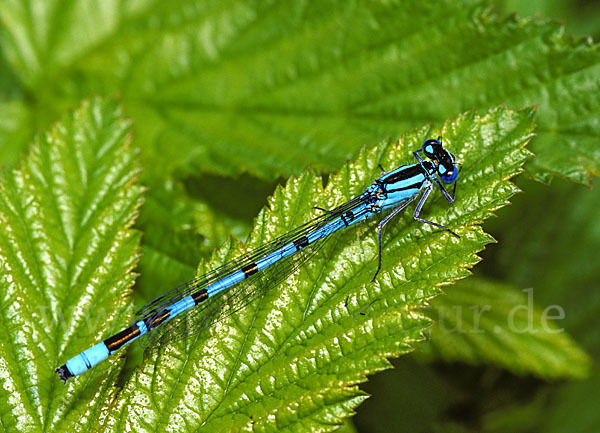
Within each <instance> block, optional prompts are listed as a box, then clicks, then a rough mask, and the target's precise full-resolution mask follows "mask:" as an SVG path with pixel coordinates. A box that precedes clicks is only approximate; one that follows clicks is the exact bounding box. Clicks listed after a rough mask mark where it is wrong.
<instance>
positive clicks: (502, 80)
mask: <svg viewBox="0 0 600 433" xmlns="http://www.w3.org/2000/svg"><path fill="white" fill-rule="evenodd" d="M0 19H1V20H2V24H3V26H4V28H5V32H4V35H3V36H4V37H3V38H2V39H1V40H0V45H1V47H2V49H3V51H4V54H5V56H6V58H7V59H8V62H9V65H10V66H11V68H12V71H13V73H14V75H16V76H18V77H19V82H20V83H21V86H22V88H23V89H22V90H23V91H22V94H23V95H27V97H29V98H30V99H29V100H30V101H31V102H28V104H29V107H30V109H31V110H32V112H33V114H31V115H30V117H31V118H33V119H35V121H36V122H38V127H39V126H40V125H41V126H44V125H43V122H48V121H49V120H50V119H53V118H54V117H55V116H56V113H60V112H62V110H63V109H64V107H65V106H69V105H72V104H74V103H75V102H76V101H78V100H79V99H80V98H81V97H83V96H88V95H90V94H96V93H100V94H110V95H112V94H115V93H118V94H120V95H122V98H123V102H124V105H125V107H126V109H127V113H128V115H129V116H131V117H132V118H134V119H135V120H136V123H135V131H136V136H137V137H138V138H139V140H140V142H141V143H143V145H144V146H145V148H146V151H145V152H144V159H145V166H146V168H147V169H149V170H150V173H151V174H152V175H156V176H160V177H163V176H172V175H173V176H177V177H181V176H183V175H186V174H190V173H194V174H195V173H197V172H199V171H210V172H213V173H220V174H239V173H241V172H245V171H248V172H251V173H253V174H255V175H257V176H260V177H263V178H266V179H273V178H275V177H277V176H278V175H279V174H282V173H283V174H286V175H287V174H290V173H293V174H295V173H299V172H300V171H301V170H302V169H304V168H305V167H306V166H307V165H308V164H311V165H312V166H313V167H317V168H320V169H325V170H331V169H333V168H334V167H337V166H339V165H340V164H341V163H343V162H344V161H345V160H346V159H347V158H350V157H352V156H354V155H356V149H357V147H358V145H360V144H363V143H369V142H376V141H379V140H380V139H381V138H382V137H385V136H388V135H392V136H398V135H400V134H401V133H402V132H403V131H404V130H406V129H407V128H413V127H414V125H415V124H422V123H426V122H429V121H438V122H442V121H443V120H444V119H447V118H448V117H449V116H455V115H456V114H457V113H460V112H462V111H464V110H468V109H470V108H472V107H478V108H480V109H484V110H485V109H488V108H490V107H494V106H496V105H498V104H501V103H505V104H509V105H511V106H518V107H522V106H526V105H533V104H539V117H538V123H539V128H538V137H537V138H536V139H535V141H534V143H533V150H534V152H535V153H536V154H537V156H538V157H537V158H536V159H535V160H533V161H532V163H531V164H529V165H528V170H529V171H530V173H531V175H533V176H535V177H537V178H539V179H544V180H547V179H549V176H550V175H558V176H561V177H565V178H569V179H572V180H574V181H577V182H580V183H589V181H590V173H596V174H597V173H599V172H600V163H599V161H600V150H598V146H597V145H596V143H597V142H598V139H599V138H600V129H599V126H598V122H597V121H596V119H597V112H598V111H599V109H600V93H599V92H597V90H598V87H599V84H600V74H599V69H600V50H598V45H595V44H592V43H590V42H589V41H587V40H585V39H572V38H569V37H567V36H565V35H564V30H563V27H562V26H561V25H559V24H557V23H555V22H549V21H545V20H542V19H539V18H533V19H519V18H517V17H516V16H508V17H504V16H497V15H495V14H493V13H491V11H490V9H489V6H488V1H487V0H464V1H461V2H457V1H455V0H445V1H437V2H433V3H432V2H422V1H418V0H412V1H400V0H396V1H389V2H342V3H340V2H338V1H333V0H328V1H320V2H283V3H277V2H273V1H260V2H257V1H253V0H232V1H228V2H225V3H224V2H222V1H218V0H212V1H203V2H200V3H198V2H196V1H192V0H188V1H180V2H169V3H164V2H156V1H153V0H140V1H138V2H135V3H134V4H132V3H131V2H126V3H121V2H105V1H98V0H96V1H92V2H90V1H89V0H67V1H55V0H54V1H49V0H37V1H31V2H27V3H22V2H3V3H2V4H1V5H0ZM23 97H25V96H23ZM32 128H35V125H33V126H32ZM32 130H33V129H32Z"/></svg>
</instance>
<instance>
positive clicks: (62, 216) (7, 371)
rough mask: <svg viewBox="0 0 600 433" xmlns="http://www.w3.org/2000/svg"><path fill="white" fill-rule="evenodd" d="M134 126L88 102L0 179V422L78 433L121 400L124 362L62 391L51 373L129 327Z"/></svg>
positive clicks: (137, 190)
mask: <svg viewBox="0 0 600 433" xmlns="http://www.w3.org/2000/svg"><path fill="white" fill-rule="evenodd" d="M129 129H130V124H129V122H126V121H124V120H123V119H122V117H121V110H120V109H119V108H118V107H117V106H116V105H115V104H114V103H113V102H103V101H102V100H100V99H94V100H92V101H88V102H85V103H84V104H83V105H82V106H81V108H79V109H78V110H77V111H76V112H74V113H73V114H70V115H68V116H66V117H65V118H64V119H62V120H61V121H60V122H59V123H57V124H56V125H55V126H54V127H53V128H52V129H51V130H50V131H49V132H47V133H45V134H43V135H41V136H40V137H39V138H38V139H37V140H36V142H35V143H34V144H33V146H32V147H31V150H30V152H29V154H28V156H27V158H25V160H24V161H23V162H22V163H21V164H20V165H19V167H18V168H17V169H15V170H13V171H5V172H4V173H3V175H2V179H1V181H0V225H1V227H2V228H1V229H0V295H1V296H0V323H2V325H1V326H2V331H1V332H0V377H1V379H0V381H1V386H2V389H3V390H4V392H2V393H0V420H1V421H0V424H1V425H2V428H3V430H4V431H6V432H14V431H55V430H61V431H67V430H69V429H70V430H71V431H80V430H83V429H85V428H86V426H88V425H89V423H90V421H91V420H95V419H97V418H98V417H99V416H102V414H101V412H100V411H99V410H100V408H101V407H102V405H104V404H106V401H109V400H110V399H112V398H113V397H114V395H115V394H116V389H115V388H114V387H113V383H114V380H115V376H116V374H118V372H119V369H120V365H121V364H122V362H121V361H119V360H118V359H113V360H110V361H109V362H107V363H104V365H102V366H99V368H98V369H95V371H93V372H91V374H90V375H89V376H87V377H85V378H83V380H81V381H78V382H72V383H69V386H68V387H63V386H61V384H60V382H59V381H57V378H56V374H55V373H54V369H55V368H56V367H58V366H59V365H60V364H61V363H63V362H64V361H65V360H66V359H67V358H68V357H70V356H72V355H74V354H76V353H78V352H79V351H81V350H83V349H85V348H87V347H89V344H90V342H91V341H94V340H97V339H100V338H101V337H102V336H103V335H106V334H107V333H110V332H111V331H113V330H115V327H116V326H117V325H119V326H120V325H121V324H122V323H124V322H126V321H128V320H129V318H130V315H131V308H130V307H131V304H130V301H129V297H130V290H129V288H130V287H131V286H132V284H133V280H134V276H135V274H133V273H132V269H133V267H134V266H135V264H136V262H137V258H138V243H139V240H140V234H139V233H138V232H135V231H133V230H131V229H130V226H131V225H132V224H133V222H134V219H135V217H136V215H137V213H138V208H139V206H140V205H141V203H142V195H141V193H142V189H141V187H140V186H138V185H137V184H136V178H137V176H138V175H139V171H140V168H139V165H138V163H137V151H135V150H134V149H132V148H131V146H130V133H129Z"/></svg>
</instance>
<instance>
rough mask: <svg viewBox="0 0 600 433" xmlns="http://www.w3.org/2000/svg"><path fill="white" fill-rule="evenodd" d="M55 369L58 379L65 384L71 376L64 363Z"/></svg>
mask: <svg viewBox="0 0 600 433" xmlns="http://www.w3.org/2000/svg"><path fill="white" fill-rule="evenodd" d="M55 371H56V372H57V373H58V376H59V377H60V380H62V381H63V382H64V384H65V385H66V384H67V380H69V379H70V378H72V377H73V375H72V374H71V372H70V371H69V369H68V368H67V366H66V365H61V366H60V367H58V368H57V369H56V370H55Z"/></svg>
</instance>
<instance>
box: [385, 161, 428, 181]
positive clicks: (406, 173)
mask: <svg viewBox="0 0 600 433" xmlns="http://www.w3.org/2000/svg"><path fill="white" fill-rule="evenodd" d="M419 174H424V175H427V173H426V172H425V170H424V169H423V167H421V164H415V165H412V166H409V167H406V168H404V169H402V170H400V171H398V172H396V173H394V174H392V175H390V176H388V177H386V178H384V179H382V182H383V183H384V184H390V183H396V182H400V181H402V180H406V179H409V178H411V177H413V176H416V175H419Z"/></svg>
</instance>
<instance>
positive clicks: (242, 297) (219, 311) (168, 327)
mask: <svg viewBox="0 0 600 433" xmlns="http://www.w3.org/2000/svg"><path fill="white" fill-rule="evenodd" d="M324 243H325V239H322V240H321V241H319V242H316V243H315V244H312V245H308V246H307V247H306V248H304V249H302V250H300V251H298V252H296V253H295V254H292V255H291V256H288V257H286V258H284V259H282V260H279V261H278V262H276V263H274V264H273V265H271V266H269V267H268V268H266V269H265V270H263V271H261V272H257V273H256V274H254V275H252V276H250V277H249V278H247V279H245V280H244V281H242V282H240V283H239V284H237V285H235V286H233V287H231V288H230V289H229V290H224V291H223V292H221V293H218V294H216V295H215V296H212V297H210V298H208V299H207V300H206V301H204V302H202V303H200V304H199V305H197V306H196V307H194V308H191V309H189V310H187V311H184V312H183V313H181V314H179V315H178V316H176V317H175V318H173V319H172V320H170V321H168V322H167V323H165V324H164V325H162V326H158V327H156V328H154V329H152V330H150V331H149V332H148V333H147V334H145V335H142V336H141V337H140V344H141V345H142V346H143V347H145V348H158V347H161V346H163V345H165V344H167V343H169V342H172V341H176V340H179V339H181V338H185V337H187V336H190V335H193V334H196V333H198V332H200V331H202V330H204V329H207V328H209V327H210V326H212V325H213V324H214V323H216V322H219V321H221V320H223V319H224V318H226V317H227V316H230V315H231V314H233V313H235V312H237V311H239V310H241V309H242V308H244V307H245V306H246V305H248V304H249V303H251V302H253V301H254V300H256V299H257V298H260V297H262V296H264V295H265V294H266V293H267V292H268V291H269V289H271V288H273V287H277V285H279V284H280V283H281V282H282V281H284V280H285V279H286V278H287V277H288V276H289V275H290V274H291V273H293V272H294V271H295V270H297V269H298V268H299V267H300V266H301V265H302V264H303V263H304V262H306V261H307V260H308V259H309V258H310V257H312V256H313V255H314V254H315V253H316V252H317V251H318V250H319V249H320V248H321V247H322V246H323V244H324Z"/></svg>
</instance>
